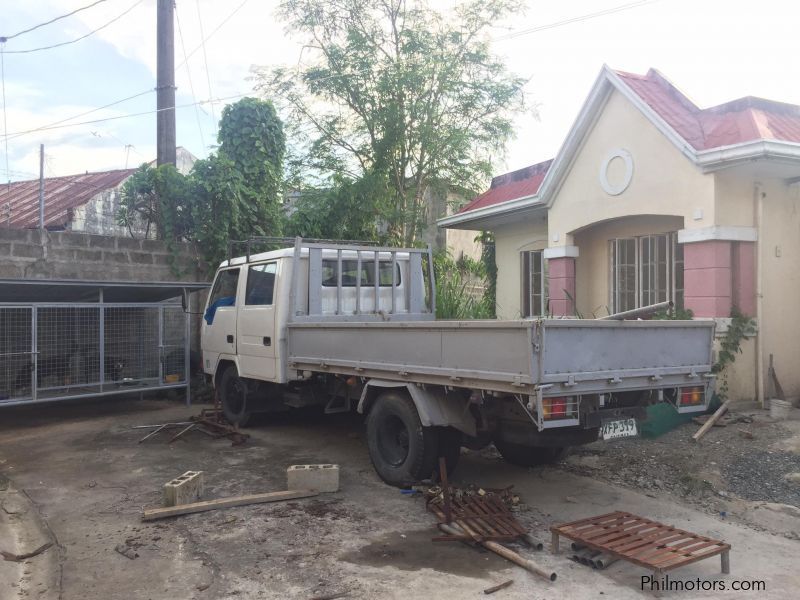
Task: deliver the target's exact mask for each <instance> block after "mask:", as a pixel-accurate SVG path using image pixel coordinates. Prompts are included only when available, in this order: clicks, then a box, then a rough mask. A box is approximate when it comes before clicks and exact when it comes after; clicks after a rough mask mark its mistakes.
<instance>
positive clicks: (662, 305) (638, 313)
mask: <svg viewBox="0 0 800 600" xmlns="http://www.w3.org/2000/svg"><path fill="white" fill-rule="evenodd" d="M674 306H675V305H674V304H673V303H672V302H671V301H670V300H667V301H666V302H659V303H658V304H651V305H650V306H642V307H641V308H634V309H633V310H624V311H622V312H618V313H614V314H613V315H608V316H606V317H600V318H599V319H597V320H598V321H624V320H626V319H638V318H640V317H648V316H650V315H652V314H653V313H657V312H658V311H660V310H670V309H672V308H673V307H674Z"/></svg>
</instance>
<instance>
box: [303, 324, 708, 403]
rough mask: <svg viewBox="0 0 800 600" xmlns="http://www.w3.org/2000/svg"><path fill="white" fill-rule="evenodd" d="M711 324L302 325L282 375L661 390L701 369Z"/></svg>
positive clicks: (504, 387) (492, 386) (493, 387)
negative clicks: (306, 372)
mask: <svg viewBox="0 0 800 600" xmlns="http://www.w3.org/2000/svg"><path fill="white" fill-rule="evenodd" d="M713 336H714V323H713V322H711V321H598V320H586V319H541V320H533V319H526V320H517V321H489V320H487V321H387V322H329V321H325V322H303V323H290V324H289V326H288V336H287V337H288V339H287V350H288V357H287V358H288V360H287V362H288V367H289V368H290V369H297V370H310V371H316V372H320V371H322V372H330V373H340V374H346V375H356V376H361V377H373V378H380V379H388V380H395V381H413V382H417V383H423V384H439V385H449V386H455V387H466V388H475V389H483V390H489V391H498V392H510V393H517V394H533V393H534V392H535V391H536V390H537V388H539V387H544V388H546V389H547V392H545V395H558V394H565V393H569V394H580V393H605V392H613V391H621V390H628V389H638V388H659V387H661V388H667V387H677V386H680V385H686V384H689V383H692V381H697V380H698V379H699V378H701V377H702V376H703V375H704V374H707V373H710V370H711V364H712V360H711V351H712V342H713Z"/></svg>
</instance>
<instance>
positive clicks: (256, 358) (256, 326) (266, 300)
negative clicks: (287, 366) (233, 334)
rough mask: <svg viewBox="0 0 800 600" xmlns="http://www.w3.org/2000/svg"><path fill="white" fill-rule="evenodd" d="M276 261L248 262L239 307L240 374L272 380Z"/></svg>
mask: <svg viewBox="0 0 800 600" xmlns="http://www.w3.org/2000/svg"><path fill="white" fill-rule="evenodd" d="M277 276H278V263H277V262H266V263H260V264H255V265H250V266H249V267H248V269H247V282H246V288H245V297H244V302H243V303H241V306H240V307H239V319H238V321H237V328H238V338H239V344H238V350H239V370H240V375H242V376H243V377H252V378H254V379H262V380H274V379H275V374H276V372H277V368H276V364H275V363H276V359H275V358H276V353H275V347H276V345H277V342H278V340H277V339H276V335H275V306H274V302H273V300H274V296H275V281H276V278H277Z"/></svg>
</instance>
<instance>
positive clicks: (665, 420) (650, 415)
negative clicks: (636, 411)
mask: <svg viewBox="0 0 800 600" xmlns="http://www.w3.org/2000/svg"><path fill="white" fill-rule="evenodd" d="M646 412H647V417H646V418H645V420H644V421H640V422H639V433H640V434H641V436H642V437H645V438H654V437H658V436H660V435H663V434H665V433H667V432H668V431H672V430H673V429H675V428H676V427H678V426H679V425H683V424H684V423H688V422H689V421H691V420H692V417H694V416H696V415H697V413H684V414H680V413H679V412H678V411H677V410H675V407H674V406H672V405H671V404H670V403H669V402H659V403H658V404H651V405H650V406H648V407H647V411H646Z"/></svg>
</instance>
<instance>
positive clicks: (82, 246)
mask: <svg viewBox="0 0 800 600" xmlns="http://www.w3.org/2000/svg"><path fill="white" fill-rule="evenodd" d="M169 255H170V252H169V250H168V249H167V245H166V243H165V242H163V241H161V240H135V239H132V238H125V237H115V236H106V235H92V234H87V233H75V232H67V231H59V232H50V231H44V232H40V231H39V230H37V229H9V228H0V278H25V279H86V280H94V281H206V280H207V279H208V277H209V275H208V274H207V273H206V271H205V268H204V264H203V262H202V260H200V259H199V258H198V256H197V252H196V250H195V248H194V247H193V246H192V245H190V244H182V245H181V247H180V250H179V255H178V259H177V267H178V272H177V273H176V272H174V271H173V270H172V268H171V267H170V264H169V257H170V256H169ZM54 300H55V299H54Z"/></svg>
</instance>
